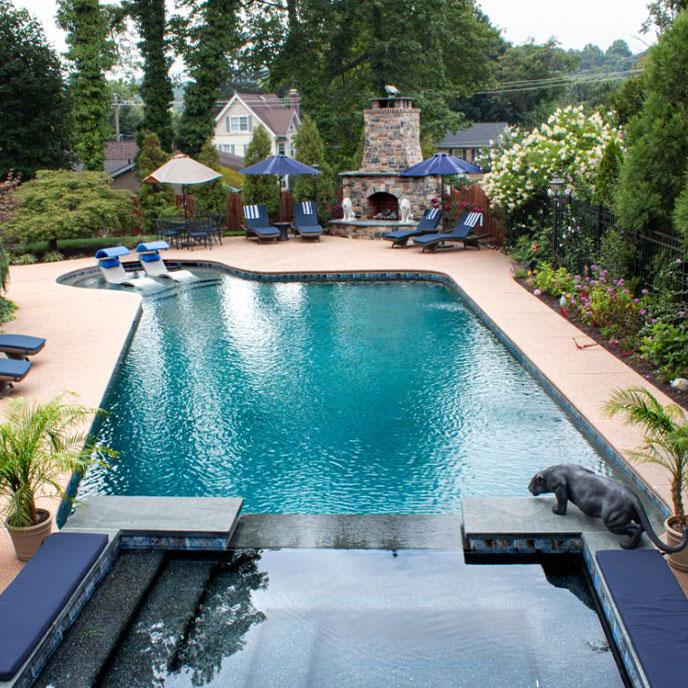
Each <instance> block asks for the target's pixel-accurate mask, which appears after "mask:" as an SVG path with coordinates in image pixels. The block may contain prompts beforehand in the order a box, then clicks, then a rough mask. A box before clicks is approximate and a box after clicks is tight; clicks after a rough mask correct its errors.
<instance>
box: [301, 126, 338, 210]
mask: <svg viewBox="0 0 688 688" xmlns="http://www.w3.org/2000/svg"><path fill="white" fill-rule="evenodd" d="M294 147H295V148H296V158H297V160H299V161H301V162H303V163H306V165H317V166H318V168H319V169H320V172H321V174H319V175H315V176H311V175H307V174H302V175H299V176H298V177H296V181H295V182H294V198H295V199H296V200H297V201H302V200H303V201H313V200H316V199H317V200H318V201H319V202H329V201H331V200H332V199H333V197H334V177H333V175H332V169H331V168H330V166H329V165H328V164H327V161H326V159H325V146H324V144H323V140H322V138H321V137H320V132H319V131H318V126H317V124H316V123H315V121H314V120H313V119H312V118H311V117H309V116H308V115H304V116H303V119H302V120H301V126H300V127H299V131H298V132H297V134H296V136H295V137H294Z"/></svg>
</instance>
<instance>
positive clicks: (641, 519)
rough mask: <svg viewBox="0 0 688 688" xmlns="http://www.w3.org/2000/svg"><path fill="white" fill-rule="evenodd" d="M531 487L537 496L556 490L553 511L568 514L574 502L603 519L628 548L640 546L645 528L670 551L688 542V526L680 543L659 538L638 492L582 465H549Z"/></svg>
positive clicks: (624, 546) (661, 546) (651, 537)
mask: <svg viewBox="0 0 688 688" xmlns="http://www.w3.org/2000/svg"><path fill="white" fill-rule="evenodd" d="M528 489H529V490H530V493H531V494H533V495H539V494H544V493H546V492H553V493H554V495H555V497H556V498H557V503H556V504H555V505H554V507H553V508H552V511H553V512H554V513H555V514H559V515H560V516H563V515H564V514H565V513H566V504H567V502H569V501H571V502H573V503H574V504H575V505H576V506H577V507H578V508H579V509H580V510H581V511H582V512H583V513H584V514H586V515H588V516H594V517H595V518H601V519H602V522H603V523H604V525H605V526H607V528H608V529H609V530H610V531H611V532H612V533H614V534H615V535H625V536H626V537H624V538H622V539H621V542H620V545H621V546H622V547H623V548H624V549H635V548H636V547H638V545H639V544H640V538H641V536H642V534H643V531H645V532H646V533H647V536H648V537H649V538H650V540H652V542H653V543H654V544H655V545H656V546H657V547H659V549H661V550H662V551H663V552H666V553H667V554H674V553H675V552H680V551H681V550H682V549H683V548H684V547H685V546H686V545H688V528H687V529H685V530H684V531H683V539H682V540H681V542H680V544H678V545H676V547H670V546H669V545H667V544H666V543H664V542H662V541H661V540H660V539H659V538H658V537H657V534H656V533H655V531H654V530H653V528H652V525H651V524H650V519H649V518H648V517H647V513H646V512H645V509H644V508H643V505H642V504H641V503H640V500H639V499H638V497H637V495H636V494H635V493H634V492H632V491H631V490H629V489H628V488H627V487H626V486H625V485H622V484H621V483H618V482H617V481H616V480H612V479H611V478H607V477H605V476H603V475H598V474H597V473H593V471H591V470H589V469H587V468H583V467H582V466H576V465H575V464H570V463H562V464H559V465H558V466H550V467H549V468H545V470H543V471H540V472H539V473H536V474H535V475H534V476H533V477H532V479H531V481H530V485H528Z"/></svg>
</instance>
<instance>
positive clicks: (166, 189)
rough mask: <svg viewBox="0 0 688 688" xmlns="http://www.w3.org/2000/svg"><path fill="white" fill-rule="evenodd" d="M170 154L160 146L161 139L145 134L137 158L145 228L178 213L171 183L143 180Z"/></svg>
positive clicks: (151, 226)
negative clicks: (159, 219)
mask: <svg viewBox="0 0 688 688" xmlns="http://www.w3.org/2000/svg"><path fill="white" fill-rule="evenodd" d="M169 159H170V156H169V154H168V153H166V152H165V151H164V150H163V149H162V147H161V146H160V139H159V138H158V137H157V135H156V134H154V133H152V132H146V133H145V134H144V135H143V140H142V142H141V149H140V150H139V154H138V157H137V158H136V176H137V177H138V179H139V181H140V182H141V189H140V190H139V208H140V209H141V215H142V217H143V230H144V231H145V232H149V231H151V230H152V229H153V225H154V224H155V220H156V219H158V218H161V217H167V216H168V215H170V214H173V213H176V206H175V198H174V188H173V187H172V186H170V185H169V184H150V183H149V182H144V181H143V180H144V179H145V178H146V177H147V176H148V175H149V174H150V173H151V172H153V171H155V170H157V169H158V167H161V166H162V165H164V164H165V163H166V162H167V161H168V160H169Z"/></svg>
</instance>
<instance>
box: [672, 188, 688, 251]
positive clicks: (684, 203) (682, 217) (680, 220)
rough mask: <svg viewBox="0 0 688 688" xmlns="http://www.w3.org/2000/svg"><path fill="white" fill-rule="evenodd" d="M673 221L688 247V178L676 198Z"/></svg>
mask: <svg viewBox="0 0 688 688" xmlns="http://www.w3.org/2000/svg"><path fill="white" fill-rule="evenodd" d="M673 221H674V229H675V230H676V231H677V232H678V234H680V235H681V238H682V239H683V245H684V246H685V247H686V248H687V249H688V180H687V181H686V185H685V187H684V188H683V191H681V194H680V195H679V197H678V198H677V199H676V205H675V206H674V214H673Z"/></svg>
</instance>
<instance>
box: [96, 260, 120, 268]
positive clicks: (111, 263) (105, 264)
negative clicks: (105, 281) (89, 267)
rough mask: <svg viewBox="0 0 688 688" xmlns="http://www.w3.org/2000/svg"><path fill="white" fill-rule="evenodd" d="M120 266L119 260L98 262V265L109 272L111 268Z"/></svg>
mask: <svg viewBox="0 0 688 688" xmlns="http://www.w3.org/2000/svg"><path fill="white" fill-rule="evenodd" d="M119 264H120V262H119V258H104V259H103V260H100V261H98V265H100V267H101V268H105V269H106V270H109V269H110V268H116V267H117V266H118V265H119Z"/></svg>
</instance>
